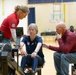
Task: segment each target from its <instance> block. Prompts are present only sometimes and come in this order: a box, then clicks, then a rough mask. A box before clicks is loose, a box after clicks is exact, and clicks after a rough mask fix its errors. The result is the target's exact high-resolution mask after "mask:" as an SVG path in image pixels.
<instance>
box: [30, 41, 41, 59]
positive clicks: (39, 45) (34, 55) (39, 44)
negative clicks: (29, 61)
mask: <svg viewBox="0 0 76 75" xmlns="http://www.w3.org/2000/svg"><path fill="white" fill-rule="evenodd" d="M41 46H42V43H40V42H39V43H38V44H37V46H36V48H35V50H34V52H33V53H32V54H31V57H32V58H34V57H36V55H37V53H38V52H39V50H40V48H41Z"/></svg>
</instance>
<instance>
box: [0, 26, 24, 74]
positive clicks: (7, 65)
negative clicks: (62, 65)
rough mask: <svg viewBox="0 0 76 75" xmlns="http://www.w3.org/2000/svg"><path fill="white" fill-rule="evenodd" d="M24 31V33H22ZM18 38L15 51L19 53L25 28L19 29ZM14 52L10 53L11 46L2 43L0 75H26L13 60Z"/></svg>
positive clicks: (0, 48) (0, 46)
mask: <svg viewBox="0 0 76 75" xmlns="http://www.w3.org/2000/svg"><path fill="white" fill-rule="evenodd" d="M21 31H22V32H21ZM17 33H18V36H19V37H18V38H17V44H18V45H17V44H16V46H15V49H14V50H16V51H17V52H18V47H19V43H20V37H21V35H22V34H23V28H22V27H18V28H17ZM2 37H3V33H2V32H0V38H1V40H2ZM12 55H13V54H12V52H10V49H9V45H8V44H7V43H0V75H6V74H7V75H15V74H16V75H25V73H24V72H23V71H22V69H21V68H20V66H19V65H18V63H17V62H16V61H14V60H12Z"/></svg>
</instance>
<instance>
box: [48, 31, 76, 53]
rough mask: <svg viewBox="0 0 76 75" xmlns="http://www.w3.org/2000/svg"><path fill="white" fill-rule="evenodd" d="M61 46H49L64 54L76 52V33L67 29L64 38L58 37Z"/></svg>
mask: <svg viewBox="0 0 76 75" xmlns="http://www.w3.org/2000/svg"><path fill="white" fill-rule="evenodd" d="M58 44H59V47H55V46H51V45H50V46H49V49H52V50H54V51H57V52H61V53H64V54H67V53H73V52H76V34H75V33H73V32H71V31H69V30H66V32H65V34H64V35H63V36H62V38H60V39H58Z"/></svg>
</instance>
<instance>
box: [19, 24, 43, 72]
mask: <svg viewBox="0 0 76 75" xmlns="http://www.w3.org/2000/svg"><path fill="white" fill-rule="evenodd" d="M28 32H29V35H28V36H25V37H24V38H23V39H22V42H21V43H20V48H19V49H20V52H21V54H22V55H23V57H22V60H21V68H22V69H23V70H24V68H26V67H25V66H26V64H27V65H31V66H32V70H31V71H30V72H32V73H35V71H36V68H37V66H38V65H39V66H42V65H43V64H44V54H43V51H42V38H41V37H40V36H37V33H38V27H37V25H36V24H35V23H31V24H30V25H29V27H28ZM24 45H25V46H26V49H23V46H24ZM29 54H30V56H28V55H29ZM37 56H38V57H37Z"/></svg>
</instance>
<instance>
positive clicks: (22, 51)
mask: <svg viewBox="0 0 76 75" xmlns="http://www.w3.org/2000/svg"><path fill="white" fill-rule="evenodd" d="M24 45H25V44H24V42H20V47H19V50H20V52H21V55H22V56H24V55H25V56H27V55H28V54H27V51H26V49H24V48H23V47H24Z"/></svg>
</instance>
